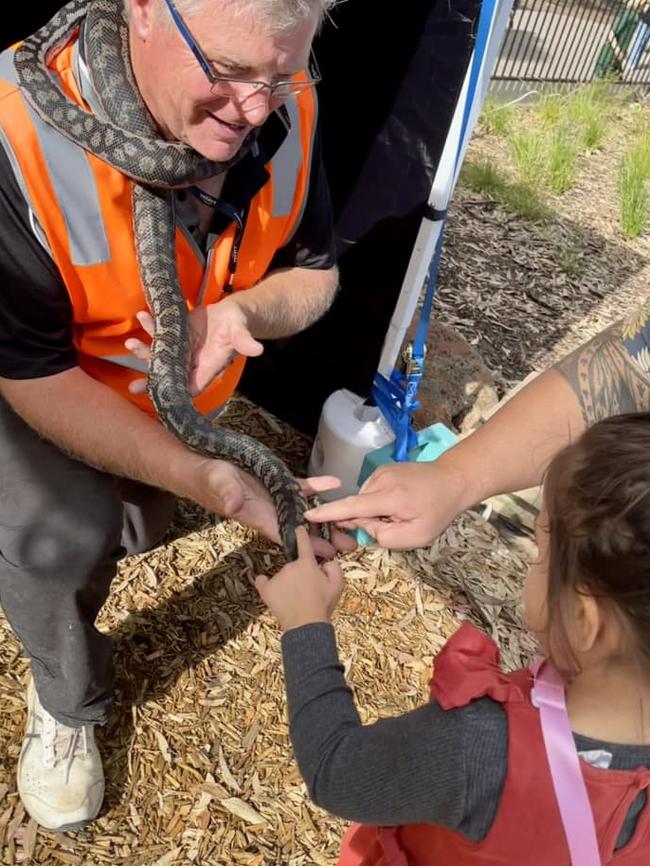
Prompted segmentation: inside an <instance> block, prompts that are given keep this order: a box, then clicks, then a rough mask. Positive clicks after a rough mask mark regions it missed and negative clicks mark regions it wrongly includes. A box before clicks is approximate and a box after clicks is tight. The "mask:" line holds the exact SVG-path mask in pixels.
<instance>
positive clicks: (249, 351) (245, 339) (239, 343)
mask: <svg viewBox="0 0 650 866" xmlns="http://www.w3.org/2000/svg"><path fill="white" fill-rule="evenodd" d="M232 347H233V349H235V351H236V352H239V354H240V355H246V357H247V358H256V357H257V356H258V355H261V354H262V352H263V351H264V346H263V345H262V344H261V343H260V342H259V341H258V340H256V339H255V338H254V337H252V336H251V335H250V334H249V333H248V331H237V332H236V333H235V334H233V336H232Z"/></svg>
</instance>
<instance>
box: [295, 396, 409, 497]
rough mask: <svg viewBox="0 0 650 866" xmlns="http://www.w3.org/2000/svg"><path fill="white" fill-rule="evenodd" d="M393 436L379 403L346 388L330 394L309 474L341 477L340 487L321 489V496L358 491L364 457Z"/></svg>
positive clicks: (325, 405) (333, 495) (342, 494)
mask: <svg viewBox="0 0 650 866" xmlns="http://www.w3.org/2000/svg"><path fill="white" fill-rule="evenodd" d="M394 439H395V434H394V433H393V431H392V430H391V429H390V427H389V426H388V424H387V423H386V422H385V421H384V418H383V416H382V414H381V412H380V411H379V409H378V408H377V407H376V406H365V405H364V401H363V398H362V397H359V396H357V395H356V394H353V393H352V392H351V391H348V390H346V389H342V390H340V391H335V392H334V393H333V394H330V396H329V397H328V398H327V400H326V401H325V403H324V405H323V411H322V412H321V416H320V421H319V423H318V433H317V434H316V439H315V440H314V446H313V448H312V452H311V457H310V458H309V474H310V475H335V476H336V477H337V478H340V479H341V487H340V488H339V489H338V490H331V491H328V492H327V493H319V494H318V495H319V497H320V498H321V499H323V500H332V499H340V498H341V497H343V496H351V495H352V494H354V493H356V492H357V491H358V489H359V488H358V485H357V479H358V478H359V472H360V471H361V464H362V463H363V458H364V457H365V456H366V454H368V453H370V452H371V451H375V450H376V449H377V448H383V447H384V445H388V443H389V442H392V441H393V440H394Z"/></svg>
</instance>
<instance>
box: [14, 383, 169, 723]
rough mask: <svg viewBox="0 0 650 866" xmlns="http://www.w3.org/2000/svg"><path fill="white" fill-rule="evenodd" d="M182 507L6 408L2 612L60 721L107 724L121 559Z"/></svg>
mask: <svg viewBox="0 0 650 866" xmlns="http://www.w3.org/2000/svg"><path fill="white" fill-rule="evenodd" d="M174 501H175V500H174V497H173V496H172V495H171V494H170V493H165V492H163V491H160V490H155V489H153V488H151V487H147V486H145V485H143V484H138V483H136V482H131V481H126V480H124V479H119V478H115V477H114V476H112V475H108V474H106V473H105V472H100V471H99V470H97V469H93V468H92V467H91V466H88V465H86V464H85V463H81V462H80V461H78V460H75V459H74V458H72V457H70V456H68V455H67V454H65V453H64V452H63V451H61V450H60V449H59V448H57V447H56V446H55V445H53V444H52V443H50V442H48V441H46V440H45V439H43V438H41V437H40V436H39V435H38V434H36V433H35V432H34V431H33V430H32V429H31V428H30V427H29V426H28V425H27V424H25V422H24V421H22V419H20V418H19V417H18V416H17V415H16V414H15V413H14V412H13V411H12V410H11V409H10V408H9V406H8V405H7V404H6V403H5V402H4V401H2V400H0V605H1V606H2V608H3V610H4V613H5V615H6V617H7V619H8V620H9V623H10V624H11V627H12V628H13V630H14V632H15V633H16V635H17V636H18V637H19V638H20V640H21V641H22V644H23V647H24V649H25V653H26V655H27V656H28V657H29V659H30V661H31V667H32V673H33V676H34V683H35V686H36V690H37V692H38V695H39V698H40V699H41V702H42V703H43V706H44V707H45V709H46V710H47V711H48V712H49V713H50V714H51V715H52V716H54V718H55V719H57V720H58V721H60V722H62V723H64V724H67V725H70V726H80V725H84V724H97V723H98V724H103V723H104V722H105V721H106V719H107V716H108V713H109V710H110V707H111V703H112V693H113V687H112V643H111V640H110V638H108V637H106V636H105V635H103V634H101V633H100V632H99V631H97V629H96V628H95V619H96V617H97V614H98V613H99V611H100V609H101V607H102V605H103V604H104V602H105V601H106V598H107V597H108V593H109V589H110V584H111V581H112V579H113V577H114V576H115V572H116V570H117V562H118V560H119V559H121V558H122V557H123V556H124V555H125V554H129V553H141V552H142V551H144V550H148V549H149V548H150V547H153V546H154V545H155V544H156V543H157V542H158V541H159V540H160V539H161V537H162V535H163V533H164V532H165V529H166V528H167V526H168V525H169V522H170V520H171V517H172V513H173V509H174Z"/></svg>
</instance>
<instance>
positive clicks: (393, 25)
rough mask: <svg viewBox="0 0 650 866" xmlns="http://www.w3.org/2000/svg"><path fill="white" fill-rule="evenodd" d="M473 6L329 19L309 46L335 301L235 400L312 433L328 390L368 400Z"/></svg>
mask: <svg viewBox="0 0 650 866" xmlns="http://www.w3.org/2000/svg"><path fill="white" fill-rule="evenodd" d="M479 11H480V0H408V2H406V3H394V2H385V3H368V2H361V0H348V2H345V3H342V4H341V5H340V6H338V7H335V9H334V10H333V13H332V19H333V24H334V25H335V26H332V24H329V25H327V26H325V27H324V29H323V32H322V34H321V35H320V36H319V37H318V39H317V43H316V53H317V57H318V62H319V65H320V68H321V72H322V74H323V81H322V83H321V84H320V85H319V102H320V118H321V129H322V135H323V153H324V159H325V167H326V171H327V176H328V178H329V182H330V187H331V191H332V202H333V205H334V212H335V219H336V231H337V244H338V249H339V255H340V258H339V268H340V275H341V279H340V282H341V290H340V293H339V295H338V297H337V299H336V301H335V303H334V305H333V306H332V308H331V310H330V311H329V312H328V313H327V314H326V316H324V318H323V319H321V320H320V321H319V322H317V323H316V324H315V325H313V326H312V327H311V328H309V329H308V330H306V331H305V332H303V333H302V334H299V335H297V336H295V337H292V338H291V339H289V340H286V341H273V342H268V343H267V345H266V350H265V353H264V355H262V356H261V357H260V358H257V359H254V360H253V361H249V362H248V364H247V370H246V373H245V376H244V379H243V382H242V384H241V390H242V391H243V393H245V394H246V395H247V396H249V397H250V398H251V399H252V400H254V401H255V402H256V403H258V404H259V405H262V406H265V407H266V408H268V409H270V410H271V411H272V412H274V413H275V414H276V415H278V416H279V417H281V418H283V419H285V420H287V421H289V422H290V423H292V424H293V425H294V426H296V427H298V428H299V429H302V430H304V431H305V432H308V433H314V432H315V429H316V425H317V423H318V418H319V415H320V410H321V407H322V405H323V403H324V401H325V400H326V398H327V396H328V395H329V394H330V393H331V392H332V391H335V390H337V389H338V388H349V389H350V390H351V391H353V392H355V393H357V394H359V395H361V396H364V397H366V396H368V395H369V392H370V386H371V384H372V379H373V376H374V373H375V371H376V369H377V365H378V363H379V357H380V354H381V349H382V344H383V340H384V336H385V333H386V330H387V328H388V324H389V322H390V319H391V316H392V313H393V310H394V308H395V304H396V302H397V298H398V295H399V291H400V288H401V286H402V281H403V279H404V275H405V273H406V269H407V266H408V263H409V259H410V256H411V251H412V248H413V244H414V242H415V238H416V235H417V232H418V229H419V227H420V221H421V218H422V213H423V209H424V206H425V205H426V202H427V198H428V195H429V192H430V189H431V184H432V182H433V177H434V174H435V170H436V168H437V165H438V161H439V159H440V156H441V154H442V149H443V147H444V143H445V139H446V136H447V132H448V129H449V125H450V123H451V119H452V115H453V112H454V109H455V106H456V102H457V99H458V95H459V92H460V89H461V87H462V84H463V79H464V76H465V72H466V69H467V65H468V62H469V58H470V56H471V51H472V47H473V33H474V25H475V21H476V19H477V17H478V13H479Z"/></svg>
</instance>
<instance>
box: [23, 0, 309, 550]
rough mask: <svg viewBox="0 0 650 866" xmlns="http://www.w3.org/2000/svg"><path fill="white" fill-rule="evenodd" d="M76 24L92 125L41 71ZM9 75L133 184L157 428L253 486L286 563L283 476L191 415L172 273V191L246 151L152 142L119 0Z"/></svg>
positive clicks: (75, 17)
mask: <svg viewBox="0 0 650 866" xmlns="http://www.w3.org/2000/svg"><path fill="white" fill-rule="evenodd" d="M82 21H83V22H84V38H85V42H86V45H87V47H88V53H87V57H86V62H87V63H88V66H89V68H90V71H91V74H92V78H93V84H94V86H95V90H96V93H97V96H98V98H99V99H100V101H101V106H102V112H103V115H104V116H102V117H99V116H97V115H95V114H91V113H90V112H88V111H86V110H85V109H84V108H82V107H81V106H79V105H77V104H76V103H73V102H71V101H70V100H69V99H68V98H67V96H66V95H65V94H64V93H63V91H62V90H61V88H60V87H59V86H58V83H57V82H56V80H55V79H54V77H53V75H52V74H51V73H50V72H49V70H48V69H47V63H48V60H49V59H50V58H51V57H52V56H53V54H55V53H56V52H57V51H58V50H59V49H60V48H61V47H62V46H63V45H65V44H66V43H67V42H68V40H69V39H70V38H71V36H73V35H74V34H75V32H76V31H77V30H78V29H79V27H80V26H81V23H82ZM14 66H15V69H16V73H17V76H18V82H19V85H20V87H21V90H22V91H23V93H24V95H25V97H26V99H27V100H28V101H29V103H30V105H31V106H32V107H33V108H34V110H35V111H36V112H37V113H38V114H39V115H40V117H41V118H43V120H44V121H46V122H47V123H48V124H50V125H52V126H53V127H54V128H55V129H56V130H58V132H60V133H61V134H62V135H64V136H66V137H67V138H69V139H71V140H72V141H74V142H75V143H76V144H78V145H80V146H81V147H83V148H84V149H85V150H87V151H89V152H91V153H93V154H95V155H96V156H97V157H99V158H100V159H101V160H103V161H104V162H106V163H108V164H109V165H111V166H113V167H114V168H115V169H117V170H118V171H120V172H121V173H122V174H124V175H126V176H127V177H129V178H132V179H133V180H134V181H135V183H134V186H133V219H134V226H135V236H136V250H137V257H138V265H139V270H140V276H141V280H142V284H143V287H144V292H145V297H146V299H147V303H148V304H149V307H150V310H151V313H152V316H153V319H154V338H153V345H152V350H151V361H150V368H149V374H148V385H147V389H148V394H149V396H150V398H151V401H152V403H153V405H154V407H155V409H156V411H157V413H158V416H159V418H160V420H161V422H162V423H163V424H164V425H165V427H166V428H167V429H168V430H169V431H170V432H171V433H173V434H174V435H175V436H177V437H178V438H179V439H180V440H181V441H182V442H184V443H185V444H186V445H187V446H188V447H189V448H191V449H192V450H194V451H196V452H199V453H201V454H204V455H206V456H208V457H211V458H215V459H220V460H226V461H228V462H230V463H233V464H235V465H236V466H238V467H240V468H241V469H244V470H245V471H247V472H249V473H251V474H252V475H253V476H254V477H255V478H257V479H258V480H259V481H260V482H261V484H262V485H263V486H264V487H265V488H266V490H267V491H268V493H269V494H270V496H271V498H272V500H273V503H274V505H275V507H276V511H277V515H278V524H279V529H280V537H281V539H282V543H283V545H284V548H285V551H286V554H287V556H288V558H289V559H295V558H296V557H297V545H296V537H295V530H296V527H298V526H300V525H301V524H303V523H304V517H303V515H304V512H305V510H306V509H307V503H306V501H305V498H304V496H303V494H302V491H301V489H300V486H299V485H298V483H297V481H296V480H295V478H294V476H293V474H292V473H291V472H290V470H289V469H288V468H287V466H286V465H285V464H284V463H283V461H282V460H280V459H279V458H278V457H277V456H276V455H275V454H274V453H273V452H272V451H271V450H270V449H269V448H267V447H266V446H264V445H262V444H261V443H260V442H258V441H257V440H255V439H253V438H252V437H250V436H247V435H245V434H242V433H237V432H235V431H232V430H228V429H226V428H224V427H221V426H215V425H214V424H213V423H212V422H211V421H210V419H209V418H206V417H204V416H203V415H201V414H200V413H199V412H198V410H197V409H196V407H195V406H194V403H193V401H192V398H191V395H190V391H189V385H188V382H189V363H190V358H189V351H190V337H189V326H188V311H187V305H186V302H185V299H184V298H183V294H182V291H181V288H180V285H179V280H178V274H177V269H176V258H175V243H176V242H175V219H174V210H173V207H172V190H173V189H174V188H176V187H183V186H188V185H191V184H196V183H198V182H200V181H201V180H204V179H206V178H208V177H213V176H214V175H217V174H219V173H221V172H223V171H225V170H226V169H227V168H229V167H230V166H231V165H233V164H234V162H236V161H237V159H239V158H240V157H241V156H242V155H243V154H244V153H245V152H246V142H244V145H243V146H242V148H241V149H240V151H239V152H238V154H237V155H236V156H235V158H234V159H233V160H231V161H230V162H228V163H215V162H211V161H210V160H207V159H205V158H204V157H202V156H201V155H200V154H198V153H197V152H196V151H194V150H192V149H191V148H190V147H188V146H187V145H184V144H183V143H181V142H170V141H165V140H164V139H161V138H160V136H159V133H158V132H157V130H156V129H155V128H154V127H153V124H152V121H151V119H150V116H149V114H148V112H147V110H146V107H145V106H144V103H143V101H142V98H141V97H140V94H139V92H138V89H137V87H136V85H135V82H134V80H133V74H132V70H131V66H130V61H129V56H128V26H127V24H126V22H125V20H124V16H123V9H122V2H121V0H72V2H70V3H68V4H67V5H65V6H64V7H63V8H62V9H61V10H60V11H59V12H58V13H57V14H56V15H55V16H54V17H53V18H52V19H51V20H50V21H49V22H48V23H47V24H46V25H45V26H44V27H42V28H41V29H40V30H38V31H37V32H36V33H34V34H33V35H32V36H30V37H28V38H27V39H26V40H25V41H24V42H22V43H21V44H20V45H19V47H18V48H17V49H16V51H15V54H14Z"/></svg>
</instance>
